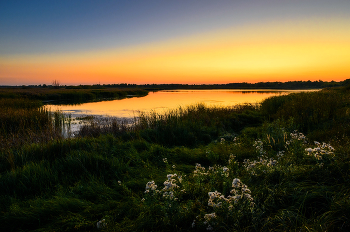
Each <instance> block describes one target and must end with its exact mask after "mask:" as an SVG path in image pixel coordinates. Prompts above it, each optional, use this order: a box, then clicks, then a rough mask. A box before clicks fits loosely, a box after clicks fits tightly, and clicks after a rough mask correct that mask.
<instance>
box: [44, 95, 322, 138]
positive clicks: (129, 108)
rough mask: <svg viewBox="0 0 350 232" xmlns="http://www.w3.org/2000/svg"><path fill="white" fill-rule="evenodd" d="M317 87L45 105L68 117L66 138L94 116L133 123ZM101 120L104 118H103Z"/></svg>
mask: <svg viewBox="0 0 350 232" xmlns="http://www.w3.org/2000/svg"><path fill="white" fill-rule="evenodd" d="M303 91H317V90H266V89H265V90H261V89H259V90H237V89H225V90H218V89H215V90H164V91H156V92H150V93H149V94H148V95H147V96H144V97H133V96H129V98H124V99H120V100H108V101H99V102H89V103H83V104H76V105H46V106H45V107H46V108H48V109H50V110H51V111H57V110H59V111H61V112H62V113H63V114H65V115H66V116H67V117H69V127H68V128H66V127H64V128H62V129H63V131H62V132H63V134H64V136H65V137H68V136H71V135H73V136H74V133H75V132H77V131H78V130H79V129H80V128H81V126H83V125H85V124H89V123H90V121H89V120H90V119H91V116H93V117H94V118H106V117H116V118H118V119H120V120H124V121H125V120H126V121H129V122H130V123H131V122H132V119H134V118H135V117H137V116H138V115H139V113H140V112H144V113H150V112H155V113H159V114H163V113H165V112H167V111H169V110H171V109H176V108H179V107H186V106H189V105H193V104H198V103H203V104H205V105H206V106H208V107H211V106H224V107H226V106H233V105H237V104H244V103H251V104H256V103H259V102H261V101H263V100H264V99H266V98H268V97H271V96H276V95H283V94H289V93H297V92H303ZM100 121H101V120H100Z"/></svg>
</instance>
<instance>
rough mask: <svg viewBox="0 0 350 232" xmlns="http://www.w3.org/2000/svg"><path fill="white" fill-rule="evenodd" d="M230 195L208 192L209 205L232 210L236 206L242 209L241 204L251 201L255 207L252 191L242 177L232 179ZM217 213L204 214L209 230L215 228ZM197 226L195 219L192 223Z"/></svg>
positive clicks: (205, 223)
mask: <svg viewBox="0 0 350 232" xmlns="http://www.w3.org/2000/svg"><path fill="white" fill-rule="evenodd" d="M230 194H231V195H229V196H227V197H225V196H224V195H223V194H221V193H220V192H218V191H214V192H208V196H209V200H208V206H210V207H213V209H219V208H224V209H225V210H226V209H227V210H229V211H232V210H233V209H234V208H239V210H241V209H242V207H241V205H239V203H240V202H241V204H244V203H249V206H250V207H254V199H253V197H252V196H251V191H250V190H249V188H248V186H247V185H245V184H243V183H242V182H241V180H240V179H238V178H235V179H233V181H232V190H231V191H230ZM216 218H217V215H216V214H215V212H214V213H210V214H205V215H204V225H206V226H207V230H213V226H214V225H215V219H216ZM194 226H195V220H194V221H193V223H192V227H194Z"/></svg>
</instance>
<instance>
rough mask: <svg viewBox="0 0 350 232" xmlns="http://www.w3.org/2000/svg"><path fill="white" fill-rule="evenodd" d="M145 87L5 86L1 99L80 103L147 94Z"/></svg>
mask: <svg viewBox="0 0 350 232" xmlns="http://www.w3.org/2000/svg"><path fill="white" fill-rule="evenodd" d="M147 94H148V91H147V90H144V89H120V88H108V89H93V88H92V89H69V88H63V87H62V88H59V89H55V88H27V89H20V88H3V89H0V99H2V98H3V99H9V98H10V99H11V98H22V99H23V98H27V99H32V100H42V101H50V102H52V103H67V104H78V103H84V102H90V101H98V100H104V99H122V98H126V97H128V96H133V97H135V96H137V97H141V96H146V95H147Z"/></svg>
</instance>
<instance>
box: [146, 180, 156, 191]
mask: <svg viewBox="0 0 350 232" xmlns="http://www.w3.org/2000/svg"><path fill="white" fill-rule="evenodd" d="M156 189H157V185H156V183H155V182H154V180H152V181H149V182H148V183H147V184H146V191H145V193H149V192H150V191H155V190H156Z"/></svg>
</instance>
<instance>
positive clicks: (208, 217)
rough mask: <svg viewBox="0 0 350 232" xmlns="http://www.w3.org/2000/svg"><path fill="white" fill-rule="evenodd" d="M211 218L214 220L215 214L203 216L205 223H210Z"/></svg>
mask: <svg viewBox="0 0 350 232" xmlns="http://www.w3.org/2000/svg"><path fill="white" fill-rule="evenodd" d="M213 218H216V214H215V213H209V214H206V215H204V219H205V220H206V221H210V220H211V219H213Z"/></svg>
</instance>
